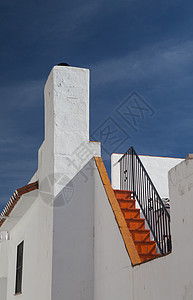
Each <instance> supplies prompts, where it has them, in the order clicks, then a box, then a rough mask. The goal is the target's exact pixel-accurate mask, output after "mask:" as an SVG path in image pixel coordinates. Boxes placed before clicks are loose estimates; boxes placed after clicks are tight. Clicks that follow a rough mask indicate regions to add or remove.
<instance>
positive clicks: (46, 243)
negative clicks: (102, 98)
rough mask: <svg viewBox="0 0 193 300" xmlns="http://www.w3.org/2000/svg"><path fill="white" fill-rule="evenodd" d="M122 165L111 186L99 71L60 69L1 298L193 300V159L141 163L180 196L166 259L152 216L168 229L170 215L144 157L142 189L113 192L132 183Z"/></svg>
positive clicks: (49, 86) (6, 215)
mask: <svg viewBox="0 0 193 300" xmlns="http://www.w3.org/2000/svg"><path fill="white" fill-rule="evenodd" d="M126 157H127V159H128V162H129V159H130V157H131V156H130V154H128V156H126ZM120 158H121V155H118V154H114V155H113V156H112V185H111V183H110V180H109V178H108V175H107V172H106V170H105V167H104V164H103V162H102V159H101V153H100V143H98V142H90V141H89V70H87V69H80V68H74V67H63V66H55V67H54V68H53V69H52V71H51V73H50V75H49V77H48V80H47V83H46V86H45V140H44V142H43V144H42V146H41V148H40V149H39V153H38V170H37V172H36V173H35V174H34V176H33V177H32V179H31V181H30V182H29V183H28V184H27V185H26V186H25V187H23V188H20V189H18V190H17V191H16V192H15V194H14V195H13V197H12V198H11V199H10V201H9V202H8V204H7V206H6V207H5V209H4V211H3V212H2V213H1V216H0V241H1V242H0V300H12V299H21V300H32V299H33V300H34V299H36V300H61V299H65V300H107V299H111V300H117V299H121V300H130V299H132V300H139V299H140V300H142V299H156V300H161V299H162V300H163V299H164V300H165V299H166V300H171V299H172V300H178V299H179V300H182V299H193V279H192V278H193V260H192V249H193V218H192V214H193V201H192V199H193V189H192V187H193V160H192V159H191V158H189V159H186V160H181V159H179V160H178V159H172V158H158V157H141V156H140V158H141V160H142V162H143V164H144V165H145V167H146V170H147V172H148V173H149V175H150V177H151V178H152V180H153V182H154V184H155V186H156V188H157V190H158V192H159V193H160V195H161V197H162V198H168V197H169V198H170V204H171V212H170V213H171V236H172V238H171V240H172V251H171V248H170V244H164V243H165V241H164V240H162V241H160V239H158V242H161V245H163V244H164V245H166V248H167V249H166V250H167V251H165V252H167V253H165V252H164V255H162V254H160V250H159V246H155V241H153V240H150V237H151V238H152V237H153V235H152V234H150V230H149V228H148V227H147V223H148V221H146V222H145V221H144V220H143V219H142V217H143V213H145V210H146V208H147V209H149V211H148V213H147V215H148V216H149V214H152V213H153V212H155V215H152V216H153V217H152V216H150V218H151V219H152V220H153V219H154V223H155V224H159V222H160V221H159V220H160V219H161V216H162V215H164V212H165V210H164V208H163V207H162V204H160V202H159V201H160V200H159V199H158V198H159V197H158V196H157V194H156V192H155V190H154V189H153V188H152V186H151V188H150V185H149V184H150V183H149V181H148V180H149V179H147V178H146V175H143V171H142V169H140V164H137V158H136V156H135V158H134V161H135V163H134V164H135V167H134V168H135V171H134V173H133V174H135V175H136V178H137V179H136V178H134V180H135V184H134V185H133V186H134V190H132V191H131V192H132V193H129V192H122V191H115V192H114V191H113V189H115V190H120V182H121V180H122V183H121V184H123V185H124V184H128V182H129V181H130V174H129V172H130V171H129V169H128V168H127V166H126V165H124V166H122V169H120V162H118V160H119V159H120ZM132 161H133V160H132ZM130 165H131V164H130ZM171 168H172V169H171ZM170 169H171V170H170ZM120 170H121V172H122V173H121V174H120ZM169 170H170V171H169ZM168 171H169V190H168V180H167V178H168V177H167V173H168ZM144 174H145V173H144ZM143 176H144V177H143ZM131 178H133V177H131ZM132 182H133V181H132ZM143 182H145V183H146V184H147V186H148V188H147V191H146V188H145V187H144V186H143V187H142V188H139V187H138V184H139V183H140V184H141V183H143ZM132 184H133V183H132ZM150 190H151V193H152V194H151V195H152V196H151V197H150V196H148V199H146V200H148V201H147V202H145V205H144V206H143V203H142V202H143V201H146V200H145V197H144V195H146V194H148V193H150ZM133 192H135V193H134V194H133ZM139 195H141V198H140V197H139ZM148 195H149V194H148ZM133 198H140V199H139V200H140V201H142V200H141V199H143V201H142V202H141V206H139V205H138V204H137V202H136V200H135V199H133ZM130 204H131V206H130ZM135 205H136V206H135ZM137 207H139V208H140V209H139V210H138V209H137ZM154 208H155V210H154ZM143 209H144V210H143ZM142 212H143V213H142ZM158 212H160V214H159V213H158ZM166 217H167V213H166ZM158 219H159V220H158ZM165 220H166V219H165ZM164 222H165V221H164ZM164 224H165V223H164ZM138 226H140V228H138ZM144 226H145V227H144ZM156 226H157V227H159V226H158V225H156ZM164 226H166V225H163V227H164ZM164 228H165V227H164ZM160 230H162V229H160V228H159V230H158V231H160ZM138 233H139V236H138V237H137V235H138ZM143 234H144V235H146V239H144V240H142V239H141V240H140V238H141V237H142V236H143ZM162 237H163V234H162ZM164 238H166V242H167V241H168V238H170V236H169V234H167V235H166V236H164ZM168 245H169V246H168ZM168 249H169V251H168Z"/></svg>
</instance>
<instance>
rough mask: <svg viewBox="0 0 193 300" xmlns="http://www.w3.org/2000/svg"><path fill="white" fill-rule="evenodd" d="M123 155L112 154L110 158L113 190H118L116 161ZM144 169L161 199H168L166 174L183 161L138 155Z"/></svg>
mask: <svg viewBox="0 0 193 300" xmlns="http://www.w3.org/2000/svg"><path fill="white" fill-rule="evenodd" d="M122 155H123V154H117V153H113V154H112V156H111V180H112V187H113V188H114V189H120V165H119V163H118V160H119V159H120V158H121V156H122ZM139 158H140V159H141V161H142V163H143V165H144V167H145V169H146V170H147V172H148V174H149V176H150V178H151V180H152V182H153V183H154V185H155V187H156V189H157V191H158V193H159V194H160V196H161V197H162V198H168V197H169V190H168V172H169V170H170V169H171V168H173V167H175V166H176V165H177V164H179V163H180V162H181V161H183V159H180V158H172V157H158V156H145V155H139Z"/></svg>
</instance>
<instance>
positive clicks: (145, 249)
mask: <svg viewBox="0 0 193 300" xmlns="http://www.w3.org/2000/svg"><path fill="white" fill-rule="evenodd" d="M134 243H135V247H136V249H137V251H138V253H143V254H151V253H153V254H155V253H156V243H155V241H135V242H134Z"/></svg>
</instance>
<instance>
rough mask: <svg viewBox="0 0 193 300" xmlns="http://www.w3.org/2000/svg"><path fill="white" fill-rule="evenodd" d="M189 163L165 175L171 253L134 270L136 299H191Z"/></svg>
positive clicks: (192, 168) (192, 176) (192, 166)
mask: <svg viewBox="0 0 193 300" xmlns="http://www.w3.org/2000/svg"><path fill="white" fill-rule="evenodd" d="M192 183H193V160H185V161H183V162H181V163H180V164H179V165H177V166H176V167H174V168H173V169H172V170H170V172H169V190H170V198H171V229H172V245H173V249H172V254H170V255H168V256H166V257H162V258H160V259H156V260H153V261H151V262H148V263H145V264H142V265H140V266H137V267H135V268H134V282H133V284H134V295H135V298H134V299H135V300H136V299H137V300H138V299H156V300H163V299H168V300H170V299H172V300H173V299H175V300H182V299H183V300H192V299H193V259H192V249H193V218H192V213H193V201H192V199H193V188H192V187H193V184H192Z"/></svg>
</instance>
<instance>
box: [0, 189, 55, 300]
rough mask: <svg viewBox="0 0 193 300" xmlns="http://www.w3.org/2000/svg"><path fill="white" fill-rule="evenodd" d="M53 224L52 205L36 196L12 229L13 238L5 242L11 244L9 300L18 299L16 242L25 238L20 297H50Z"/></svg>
mask: <svg viewBox="0 0 193 300" xmlns="http://www.w3.org/2000/svg"><path fill="white" fill-rule="evenodd" d="M29 194H30V193H29ZM27 197H29V195H28V194H26V195H25V196H23V198H22V200H23V201H25V199H27ZM10 220H11V219H10ZM50 224H51V222H50V215H49V208H47V206H46V205H45V204H44V203H43V202H42V200H41V199H40V198H37V199H36V201H35V202H34V203H33V204H32V206H31V207H30V209H29V210H28V211H27V212H25V215H24V216H23V217H22V218H20V220H19V221H18V222H17V224H16V225H15V226H14V227H13V228H12V229H11V230H10V240H9V241H7V242H6V243H8V244H9V248H8V258H9V260H8V276H7V300H11V299H15V296H14V293H15V277H16V255H17V245H18V244H19V243H20V242H21V241H23V240H24V256H23V281H22V294H21V295H17V299H25V300H32V299H37V300H42V299H51V297H50V292H51V277H50V269H51V253H52V252H51V247H50V239H51V236H50V235H49V230H50ZM5 225H6V224H5Z"/></svg>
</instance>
